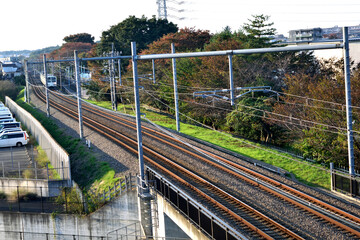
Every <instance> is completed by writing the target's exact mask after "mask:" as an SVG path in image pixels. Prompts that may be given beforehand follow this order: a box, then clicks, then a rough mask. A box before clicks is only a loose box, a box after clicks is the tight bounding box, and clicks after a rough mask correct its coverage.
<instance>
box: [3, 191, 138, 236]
mask: <svg viewBox="0 0 360 240" xmlns="http://www.w3.org/2000/svg"><path fill="white" fill-rule="evenodd" d="M136 199H137V193H136V191H128V192H126V193H123V195H121V196H120V197H119V198H118V199H116V200H115V201H114V202H112V203H109V204H107V205H106V206H105V207H103V208H101V209H100V210H98V211H97V212H95V213H93V214H91V215H89V216H85V217H84V216H78V215H67V214H56V215H54V214H32V213H8V212H0V239H21V238H19V237H16V238H14V236H18V235H19V236H20V234H18V233H19V232H25V234H24V236H26V237H25V239H26V240H32V239H34V240H35V239H36V240H38V239H46V233H49V234H55V235H58V236H56V237H54V236H53V237H52V238H51V239H79V238H78V237H76V238H72V237H71V238H63V237H61V236H59V235H61V234H69V235H75V236H80V235H83V236H106V233H108V232H110V231H113V230H115V229H119V228H121V227H124V226H127V225H129V224H133V223H135V222H138V218H139V216H138V211H137V204H136V203H137V201H136ZM36 233H39V234H36ZM80 239H95V238H89V237H84V238H80Z"/></svg>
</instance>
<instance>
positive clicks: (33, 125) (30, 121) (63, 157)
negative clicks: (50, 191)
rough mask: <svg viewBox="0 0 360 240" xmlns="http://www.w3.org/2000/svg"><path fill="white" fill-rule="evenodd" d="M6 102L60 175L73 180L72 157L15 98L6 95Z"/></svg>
mask: <svg viewBox="0 0 360 240" xmlns="http://www.w3.org/2000/svg"><path fill="white" fill-rule="evenodd" d="M5 104H6V106H8V108H9V109H10V111H11V112H12V113H13V114H15V116H16V118H17V119H18V120H19V121H20V122H21V124H22V125H25V126H26V128H27V129H29V131H30V132H31V134H32V135H33V136H34V137H35V139H36V141H37V142H38V143H39V145H40V146H41V148H42V149H43V150H44V151H45V152H46V155H47V156H48V158H49V160H50V162H51V165H52V166H53V167H54V168H55V169H56V171H57V172H58V173H59V175H60V177H61V178H63V179H68V180H69V181H70V182H71V171H70V158H69V154H68V153H67V152H66V151H65V149H63V148H62V147H61V146H60V145H59V144H58V143H57V142H56V141H55V140H54V139H53V138H52V136H51V135H50V134H49V133H48V132H47V131H46V130H45V128H44V127H43V126H42V125H41V123H40V122H39V121H38V120H36V119H35V118H34V117H33V116H32V115H31V114H30V113H28V112H27V111H25V110H24V109H23V108H21V107H20V106H19V105H17V104H16V103H15V102H14V101H13V100H11V99H10V98H8V97H6V98H5Z"/></svg>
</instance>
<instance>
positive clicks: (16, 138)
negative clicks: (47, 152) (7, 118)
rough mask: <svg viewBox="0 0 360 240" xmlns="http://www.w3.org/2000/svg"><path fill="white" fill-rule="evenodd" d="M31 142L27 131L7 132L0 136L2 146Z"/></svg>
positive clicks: (18, 145) (0, 145)
mask: <svg viewBox="0 0 360 240" xmlns="http://www.w3.org/2000/svg"><path fill="white" fill-rule="evenodd" d="M28 142H29V135H28V134H27V132H25V131H22V132H7V133H3V134H2V135H1V137H0V147H13V146H17V147H21V146H23V145H26V144H27V143H28Z"/></svg>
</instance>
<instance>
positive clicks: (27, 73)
mask: <svg viewBox="0 0 360 240" xmlns="http://www.w3.org/2000/svg"><path fill="white" fill-rule="evenodd" d="M24 72H25V82H26V102H27V103H30V90H29V87H30V84H29V65H28V61H27V60H24Z"/></svg>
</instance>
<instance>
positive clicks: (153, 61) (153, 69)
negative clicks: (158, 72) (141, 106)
mask: <svg viewBox="0 0 360 240" xmlns="http://www.w3.org/2000/svg"><path fill="white" fill-rule="evenodd" d="M152 74H153V84H155V83H156V79H155V59H152Z"/></svg>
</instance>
